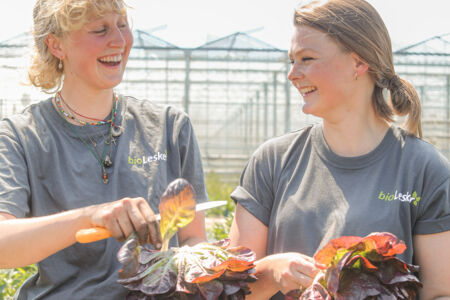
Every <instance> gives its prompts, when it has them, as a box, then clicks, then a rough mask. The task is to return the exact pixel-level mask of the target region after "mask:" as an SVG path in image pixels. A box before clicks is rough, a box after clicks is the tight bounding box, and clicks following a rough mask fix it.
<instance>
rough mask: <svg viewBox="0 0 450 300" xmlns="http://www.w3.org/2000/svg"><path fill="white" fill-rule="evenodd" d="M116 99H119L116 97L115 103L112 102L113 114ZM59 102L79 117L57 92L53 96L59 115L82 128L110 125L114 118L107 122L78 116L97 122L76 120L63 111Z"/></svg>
mask: <svg viewBox="0 0 450 300" xmlns="http://www.w3.org/2000/svg"><path fill="white" fill-rule="evenodd" d="M118 99H119V97H117V96H116V97H115V101H114V107H113V112H114V111H117V101H118ZM61 101H62V102H63V103H64V104H65V105H66V106H67V107H68V108H69V110H70V111H72V112H74V113H75V114H77V115H80V114H78V113H77V112H76V111H74V110H73V109H72V108H71V107H70V106H69V105H68V104H67V102H66V101H64V98H63V97H62V95H61V91H59V92H57V93H56V95H55V103H56V107H57V108H58V111H59V113H60V114H62V115H63V116H64V118H66V119H71V120H74V121H75V122H77V123H79V124H80V125H82V126H85V125H86V124H89V125H93V126H96V125H105V124H108V123H112V122H113V117H114V116H111V119H109V120H99V119H94V118H89V117H85V116H83V115H80V116H81V117H83V118H86V119H91V120H96V121H97V122H86V121H83V120H80V119H78V118H76V117H75V116H73V115H72V114H70V113H69V112H66V111H64V109H63V107H62V104H61Z"/></svg>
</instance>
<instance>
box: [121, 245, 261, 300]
mask: <svg viewBox="0 0 450 300" xmlns="http://www.w3.org/2000/svg"><path fill="white" fill-rule="evenodd" d="M129 248H130V247H129V246H128V247H127V246H125V245H124V246H123V247H122V248H121V250H120V251H119V257H121V258H122V259H123V258H125V261H127V259H126V257H127V256H129V255H131V252H130V251H128V249H129ZM119 260H120V259H119ZM254 261H255V254H254V253H253V252H252V251H251V250H250V249H248V248H245V247H229V241H228V240H222V241H219V242H217V243H215V244H209V243H201V244H197V245H195V246H192V247H189V246H184V247H181V248H171V249H169V250H167V251H157V250H153V249H150V248H147V247H145V246H143V247H142V248H141V251H140V256H139V268H138V270H137V272H136V273H135V274H133V275H131V276H126V277H123V276H122V277H121V278H120V279H119V283H121V284H122V285H123V286H124V287H125V288H127V289H128V290H130V291H131V292H130V293H129V295H128V296H127V299H128V300H133V299H151V300H155V299H199V300H202V299H211V300H215V299H230V300H231V299H236V300H238V299H244V298H245V295H247V294H249V293H250V289H249V288H248V286H247V282H252V281H254V280H256V278H255V277H254V276H253V275H252V272H253V268H254V265H253V262H254ZM123 273H124V271H121V273H120V274H123Z"/></svg>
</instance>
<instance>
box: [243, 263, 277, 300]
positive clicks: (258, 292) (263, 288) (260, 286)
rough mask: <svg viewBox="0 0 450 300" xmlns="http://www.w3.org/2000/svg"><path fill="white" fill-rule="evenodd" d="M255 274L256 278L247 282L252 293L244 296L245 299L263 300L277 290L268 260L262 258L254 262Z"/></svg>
mask: <svg viewBox="0 0 450 300" xmlns="http://www.w3.org/2000/svg"><path fill="white" fill-rule="evenodd" d="M255 276H256V277H257V278H258V280H257V281H255V282H253V283H250V284H249V287H250V289H251V292H252V293H251V294H250V295H248V296H246V297H245V299H246V300H247V299H248V300H265V299H269V298H270V297H272V296H273V295H274V294H276V293H277V292H278V290H279V289H278V287H277V285H276V284H275V282H274V280H273V278H272V275H271V271H270V268H269V265H268V262H267V261H265V260H264V259H262V260H258V261H256V262H255Z"/></svg>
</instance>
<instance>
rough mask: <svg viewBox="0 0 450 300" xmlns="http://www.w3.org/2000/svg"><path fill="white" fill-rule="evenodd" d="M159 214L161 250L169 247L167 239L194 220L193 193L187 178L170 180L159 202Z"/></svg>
mask: <svg viewBox="0 0 450 300" xmlns="http://www.w3.org/2000/svg"><path fill="white" fill-rule="evenodd" d="M159 212H160V214H161V223H160V228H161V236H162V239H163V244H162V249H161V250H162V251H166V250H167V249H168V248H169V241H170V239H171V238H172V236H174V234H175V233H176V232H177V231H178V228H182V227H184V226H186V225H188V224H189V223H191V222H192V220H194V217H195V195H194V190H193V189H192V186H191V185H190V183H189V182H187V180H185V179H183V178H178V179H176V180H174V181H172V182H171V183H170V184H169V185H168V186H167V188H166V190H165V191H164V194H163V195H162V197H161V202H160V204H159Z"/></svg>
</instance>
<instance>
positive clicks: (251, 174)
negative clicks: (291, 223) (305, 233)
mask: <svg viewBox="0 0 450 300" xmlns="http://www.w3.org/2000/svg"><path fill="white" fill-rule="evenodd" d="M265 153H266V151H264V150H263V149H261V148H259V149H258V150H257V151H256V152H255V154H253V156H252V157H251V158H250V159H249V161H248V162H247V165H246V166H245V168H244V171H243V172H242V175H241V178H240V183H239V186H238V187H237V188H236V189H235V190H234V191H233V193H231V199H233V200H234V202H236V203H239V204H240V205H241V206H242V207H244V208H245V209H246V210H247V211H248V212H249V213H251V214H252V215H253V216H255V218H257V219H258V220H260V221H261V222H262V223H263V224H264V225H266V226H269V221H270V214H271V210H272V205H273V199H274V192H273V180H272V178H273V175H272V168H271V167H270V162H273V160H272V159H269V158H268V157H267V155H265Z"/></svg>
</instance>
